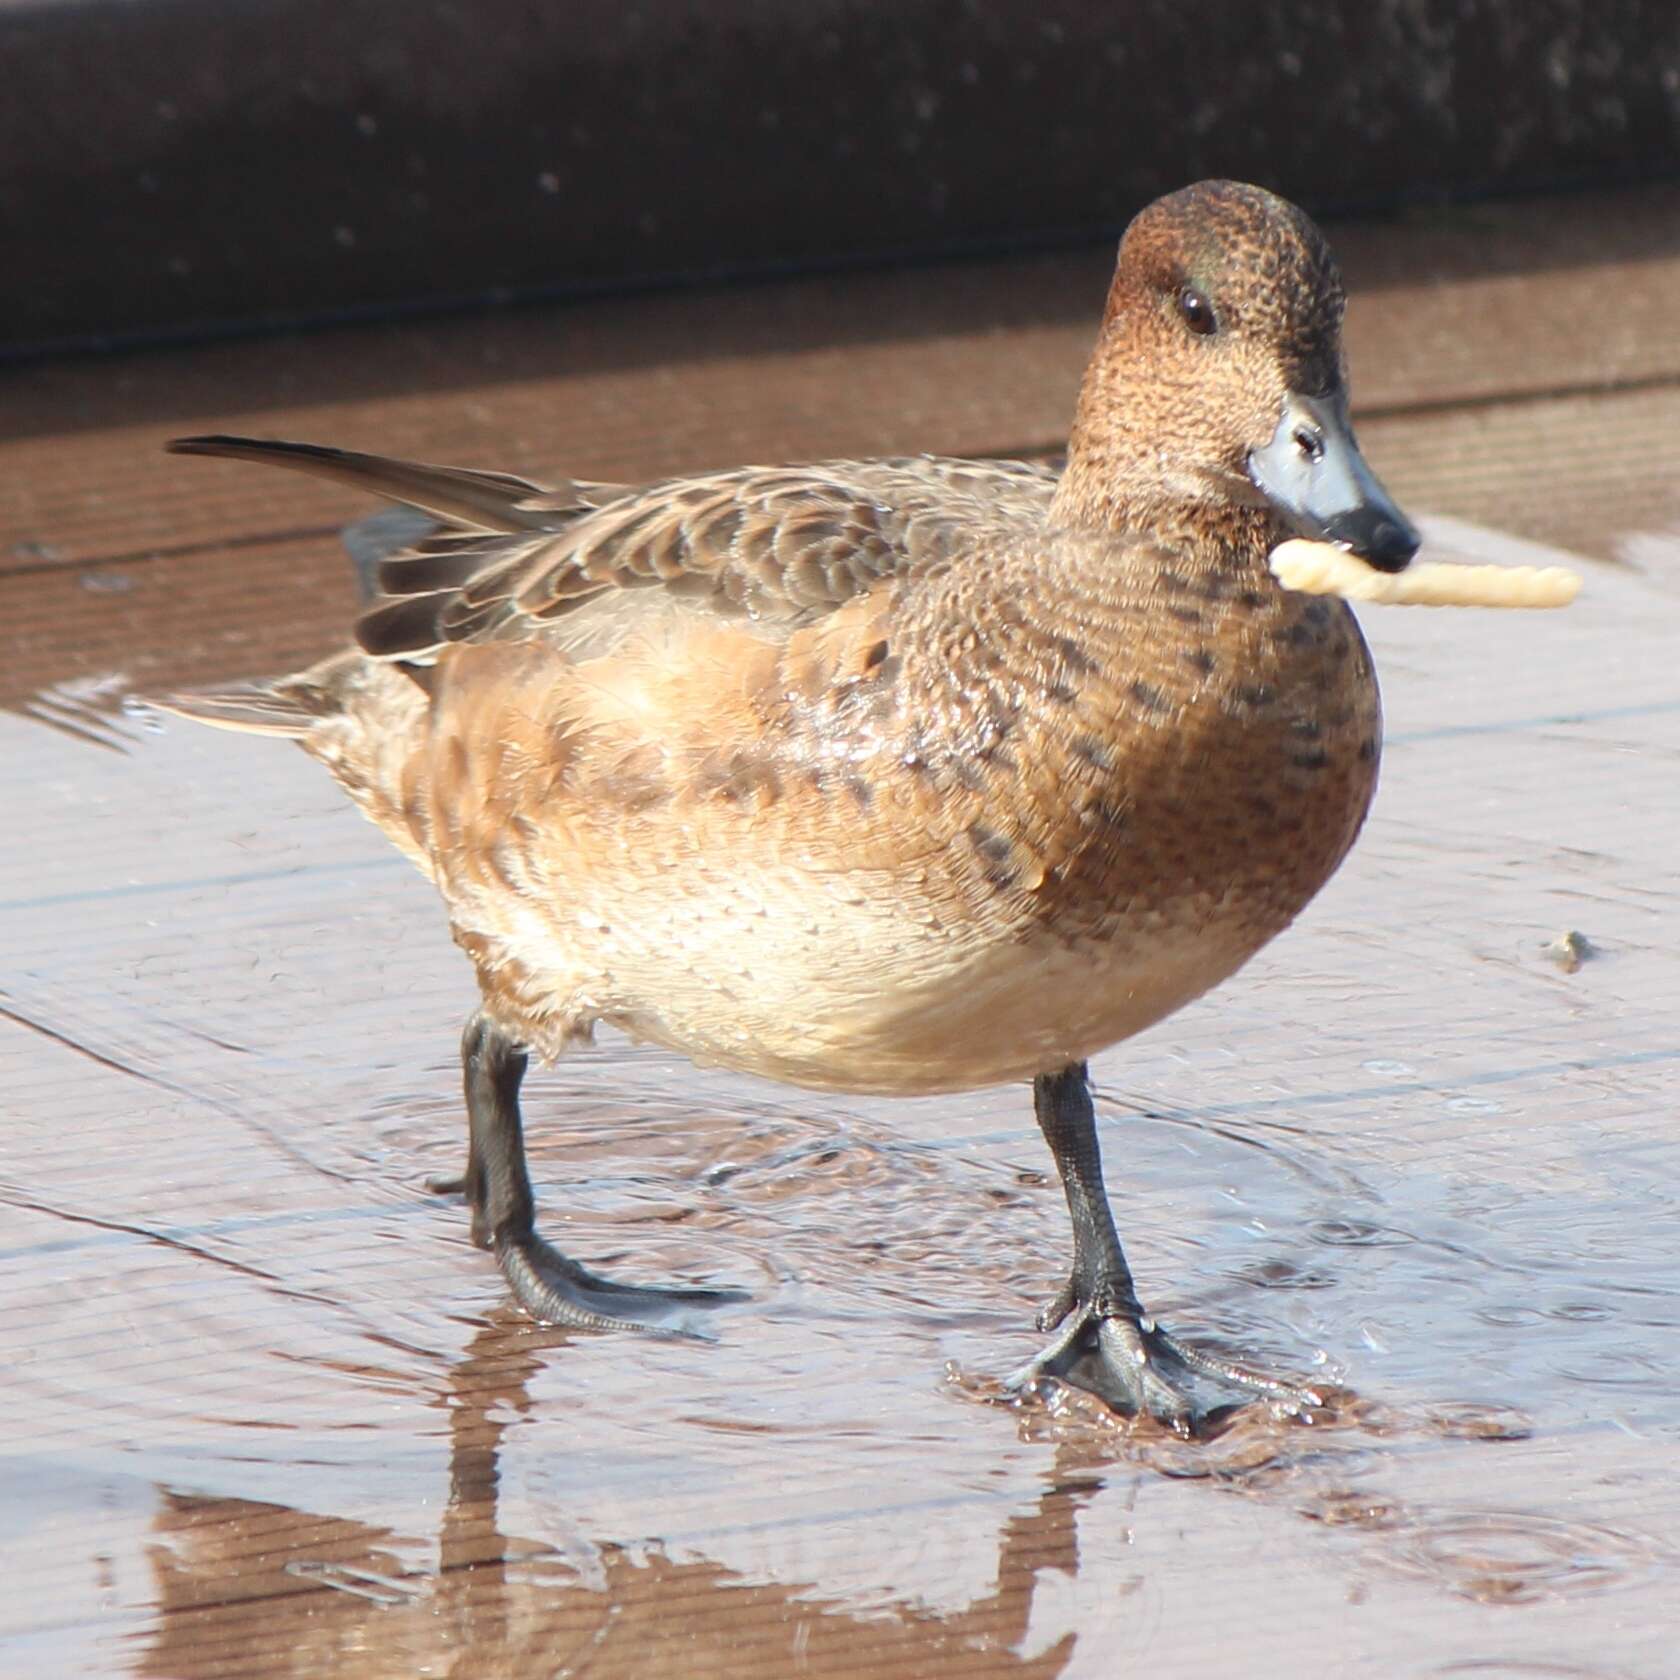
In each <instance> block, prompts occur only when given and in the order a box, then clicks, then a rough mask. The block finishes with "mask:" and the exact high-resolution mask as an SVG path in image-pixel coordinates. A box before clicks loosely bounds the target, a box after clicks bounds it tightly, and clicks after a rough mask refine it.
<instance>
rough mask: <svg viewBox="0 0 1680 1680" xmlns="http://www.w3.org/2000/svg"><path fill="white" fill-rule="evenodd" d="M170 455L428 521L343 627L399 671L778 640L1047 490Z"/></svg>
mask: <svg viewBox="0 0 1680 1680" xmlns="http://www.w3.org/2000/svg"><path fill="white" fill-rule="evenodd" d="M170 447H171V448H172V449H175V450H177V451H180V452H183V453H193V454H205V455H225V456H233V457H236V458H239V459H245V460H260V461H268V462H270V463H272V464H274V465H278V466H288V467H294V468H298V469H301V470H305V471H310V472H314V473H317V474H321V475H324V476H326V477H330V478H334V479H337V480H339V481H340V482H344V483H350V484H354V485H356V486H358V487H360V488H364V489H367V490H370V491H373V492H375V493H377V494H379V495H382V496H384V497H386V498H388V499H390V500H393V501H397V502H401V503H405V504H407V505H409V506H411V507H416V508H420V509H423V510H424V511H426V512H428V513H430V514H432V515H434V516H436V517H438V518H439V519H441V520H442V521H443V522H444V523H443V528H442V529H440V530H438V531H436V532H435V533H434V534H432V535H429V536H426V537H422V538H421V539H420V540H419V541H417V542H415V543H413V544H411V545H410V546H408V547H406V548H404V549H402V550H400V551H399V552H397V553H395V554H392V555H389V556H387V557H386V558H384V559H382V560H380V561H379V563H378V570H377V582H378V588H379V592H380V593H379V595H378V596H377V597H376V598H375V600H374V602H373V604H372V605H371V606H370V607H369V608H368V610H367V611H366V612H365V613H363V615H362V617H361V618H360V619H359V620H358V622H357V625H356V639H357V642H358V643H359V644H360V646H361V648H362V650H363V651H364V652H365V653H366V654H368V655H369V656H370V657H372V658H374V659H378V660H386V661H393V662H397V663H400V664H403V665H406V666H425V665H428V664H430V663H432V662H433V661H434V660H435V659H436V658H437V657H438V655H439V654H440V653H441V652H442V651H443V650H444V649H446V648H448V647H450V646H451V645H455V644H460V643H468V642H509V641H511V642H542V643H547V644H549V645H551V646H553V647H554V648H555V649H556V650H557V651H562V652H564V653H567V654H569V655H571V656H573V657H587V656H593V655H598V654H601V653H605V652H609V651H610V650H611V649H612V647H613V646H615V645H616V644H617V643H618V642H619V641H620V640H622V638H623V637H624V636H625V635H626V634H628V633H630V632H632V631H634V630H636V629H639V628H643V627H645V626H646V625H648V624H649V623H651V622H652V621H653V620H655V619H657V618H659V617H660V616H662V615H663V614H665V613H667V612H681V613H683V614H699V615H701V616H716V617H718V618H720V619H730V620H734V621H737V622H740V623H742V624H753V625H755V626H757V627H759V633H760V634H768V635H770V636H772V637H775V636H777V635H778V634H786V633H788V632H790V631H792V630H793V629H795V628H797V627H798V626H800V625H803V624H809V623H811V622H812V621H813V620H815V619H818V618H821V617H823V616H824V615H825V614H826V613H829V612H832V611H833V610H834V609H836V608H837V607H839V606H841V605H843V604H844V603H845V602H847V601H849V600H851V599H853V598H854V597H856V596H858V595H860V594H863V593H866V592H867V591H869V590H870V589H872V588H874V587H875V586H876V585H878V584H880V583H882V582H883V581H885V580H886V579H889V578H892V577H895V576H899V575H901V574H903V573H905V572H906V571H910V570H914V569H916V568H918V567H921V566H924V565H928V564H932V563H937V562H942V561H950V560H953V559H956V558H957V557H958V556H959V554H960V553H961V551H962V550H963V549H964V548H965V547H966V546H968V536H967V533H969V532H971V531H972V528H973V526H974V525H975V523H976V522H979V523H981V524H994V523H996V522H999V521H1002V522H1004V523H1015V522H1017V521H1022V522H1024V521H1033V520H1039V519H1042V517H1043V515H1044V512H1045V510H1046V509H1047V507H1048V505H1049V500H1050V496H1051V494H1052V492H1053V491H1054V488H1055V475H1054V474H1053V473H1052V472H1051V471H1049V470H1048V469H1047V468H1044V467H1039V466H1035V465H1031V464H1027V463H1021V462H975V461H957V460H945V459H940V458H936V457H917V458H913V459H903V460H889V461H863V462H845V461H840V462H826V463H823V464H821V465H816V466H805V467H743V468H738V469H735V470H733V471H730V472H724V473H716V474H711V475H707V476H702V477H695V478H683V479H672V480H667V481H665V482H662V483H657V484H652V485H647V486H643V487H640V488H628V487H626V486H623V485H612V484H594V483H588V482H584V481H576V482H571V483H567V484H564V485H561V486H556V487H550V488H543V487H540V486H538V485H535V484H531V483H529V482H527V481H526V480H524V479H519V478H514V477H511V476H510V475H507V474H502V473H485V472H476V471H471V470H467V469H462V468H454V467H433V466H425V465H421V464H417V463H412V462H405V461H395V460H388V459H386V458H384V457H381V456H374V455H361V454H355V453H352V452H350V451H346V450H333V449H323V448H320V447H317V446H313V445H300V444H281V443H265V442H261V441H258V440H254V439H247V438H228V437H213V438H186V439H182V440H180V441H179V442H177V443H175V444H172V445H171V446H170Z"/></svg>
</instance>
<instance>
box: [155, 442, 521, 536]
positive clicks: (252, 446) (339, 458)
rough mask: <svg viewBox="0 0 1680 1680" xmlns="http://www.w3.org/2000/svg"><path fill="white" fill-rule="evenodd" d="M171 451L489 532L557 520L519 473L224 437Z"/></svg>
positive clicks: (178, 444) (171, 446) (173, 446)
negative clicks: (283, 474) (254, 467)
mask: <svg viewBox="0 0 1680 1680" xmlns="http://www.w3.org/2000/svg"><path fill="white" fill-rule="evenodd" d="M166 447H167V448H168V450H169V452H170V453H171V454H172V455H219V456H223V457H226V458H227V459H229V460H234V461H261V462H265V463H266V464H268V465H269V466H275V467H290V468H291V469H292V470H294V471H296V472H306V473H313V474H315V475H316V476H317V477H319V478H330V479H335V480H336V481H337V482H339V483H340V484H348V485H351V486H353V487H354V488H355V489H358V490H368V491H371V492H372V493H373V494H374V495H377V496H384V497H385V498H386V499H387V500H389V501H393V502H402V503H405V504H406V505H407V506H409V507H414V508H419V509H421V510H422V511H423V512H426V513H429V514H433V515H435V516H436V517H438V518H441V519H448V520H451V521H454V522H455V523H457V524H461V525H466V526H470V527H473V528H476V529H478V530H481V531H531V530H540V529H542V528H543V526H544V525H545V523H551V522H552V521H553V518H554V515H553V512H552V510H551V509H550V508H536V507H527V506H525V505H524V504H526V503H528V502H532V501H541V500H543V499H545V498H548V497H550V496H551V495H552V492H550V491H545V490H543V489H542V488H541V487H540V486H538V485H535V484H531V483H529V482H528V481H527V480H525V479H523V478H515V477H514V476H513V475H512V474H511V473H497V472H479V471H476V470H475V469H473V468H470V467H434V466H429V465H427V464H425V463H424V462H420V461H397V460H393V459H392V458H391V457H389V456H386V455H362V454H359V453H358V452H357V451H355V450H353V449H329V448H327V447H326V446H325V445H322V444H317V443H282V442H279V441H274V440H269V439H265V438H248V437H228V436H225V435H222V434H212V435H209V436H205V437H184V438H175V439H172V440H171V442H170V443H169V444H168V445H166Z"/></svg>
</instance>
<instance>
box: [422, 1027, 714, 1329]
mask: <svg viewBox="0 0 1680 1680" xmlns="http://www.w3.org/2000/svg"><path fill="white" fill-rule="evenodd" d="M525 1065H526V1055H525V1051H524V1049H523V1047H522V1046H520V1045H519V1044H517V1043H515V1042H514V1040H513V1039H511V1038H510V1037H509V1036H508V1035H507V1034H506V1033H505V1032H503V1031H502V1029H501V1028H500V1027H498V1026H497V1025H496V1024H495V1023H494V1022H493V1021H491V1020H489V1019H488V1018H487V1017H486V1016H485V1015H483V1014H482V1013H479V1014H475V1015H474V1016H473V1017H472V1019H471V1020H469V1021H468V1022H467V1026H466V1031H465V1032H464V1033H462V1035H461V1071H462V1075H463V1079H464V1083H465V1086H466V1095H467V1136H468V1146H467V1170H466V1172H465V1173H464V1174H463V1175H462V1176H461V1177H460V1178H458V1179H450V1180H447V1181H440V1182H437V1183H434V1184H433V1185H432V1186H431V1188H432V1189H433V1190H434V1191H438V1192H440V1193H449V1192H459V1193H461V1194H463V1195H465V1196H466V1198H467V1202H468V1205H469V1206H470V1207H471V1208H472V1236H473V1241H474V1242H475V1243H477V1244H478V1246H479V1247H480V1248H488V1249H490V1250H491V1251H492V1252H493V1253H494V1254H495V1256H496V1259H497V1261H498V1262H499V1263H500V1265H501V1268H502V1271H503V1272H504V1273H505V1274H506V1276H507V1280H508V1282H509V1283H510V1284H512V1286H513V1293H514V1295H515V1296H516V1297H517V1298H518V1300H519V1303H520V1305H521V1306H523V1307H524V1308H525V1309H526V1311H528V1312H529V1313H530V1314H531V1315H532V1316H533V1317H534V1318H538V1319H541V1320H542V1321H543V1322H544V1323H545V1324H566V1325H571V1326H573V1327H574V1328H577V1329H587V1330H651V1331H654V1332H656V1333H658V1332H663V1333H666V1334H671V1333H677V1334H683V1333H692V1332H693V1325H692V1324H691V1323H690V1322H688V1320H689V1318H690V1316H691V1314H692V1312H693V1310H694V1309H695V1308H698V1307H708V1306H719V1305H722V1304H724V1303H725V1302H728V1301H740V1300H744V1299H746V1297H745V1295H744V1294H743V1292H742V1291H740V1290H736V1289H661V1288H655V1287H648V1286H644V1285H641V1284H627V1283H614V1282H613V1281H612V1279H611V1278H604V1277H601V1276H599V1275H598V1274H596V1273H594V1272H592V1271H590V1270H588V1268H587V1267H584V1266H580V1265H579V1264H578V1263H577V1261H575V1260H569V1259H568V1258H567V1257H566V1256H565V1255H564V1254H562V1253H561V1252H560V1251H559V1249H557V1248H555V1247H553V1246H552V1245H551V1244H549V1243H547V1242H545V1241H544V1240H543V1239H542V1238H541V1237H540V1236H538V1235H537V1229H536V1222H535V1209H536V1204H535V1201H534V1199H533V1197H532V1195H531V1179H530V1175H529V1174H528V1173H527V1171H526V1169H525V1136H524V1130H523V1127H522V1125H521V1123H520V1118H519V1085H520V1081H521V1080H522V1079H524V1077H525Z"/></svg>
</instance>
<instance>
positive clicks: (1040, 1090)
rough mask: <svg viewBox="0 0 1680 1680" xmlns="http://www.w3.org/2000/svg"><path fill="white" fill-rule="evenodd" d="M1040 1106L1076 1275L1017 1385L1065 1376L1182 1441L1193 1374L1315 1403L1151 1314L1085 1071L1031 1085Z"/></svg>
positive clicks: (1045, 1316) (1191, 1420)
mask: <svg viewBox="0 0 1680 1680" xmlns="http://www.w3.org/2000/svg"><path fill="white" fill-rule="evenodd" d="M1033 1108H1034V1111H1035V1112H1036V1113H1037V1115H1038V1124H1039V1127H1040V1129H1041V1130H1042V1131H1043V1133H1044V1139H1045V1142H1047V1143H1048V1144H1049V1145H1050V1153H1051V1154H1052V1155H1054V1156H1055V1157H1056V1168H1057V1171H1059V1172H1060V1173H1061V1175H1062V1187H1063V1188H1064V1189H1065V1190H1066V1192H1067V1202H1068V1212H1069V1213H1070V1214H1071V1215H1072V1216H1073V1273H1072V1275H1071V1276H1070V1277H1069V1279H1068V1281H1067V1283H1066V1284H1065V1285H1064V1286H1063V1287H1062V1290H1061V1293H1060V1294H1058V1295H1057V1296H1056V1298H1055V1300H1054V1301H1052V1302H1051V1303H1050V1305H1049V1306H1047V1307H1046V1308H1045V1309H1044V1311H1043V1312H1042V1313H1041V1314H1040V1315H1039V1328H1040V1329H1041V1330H1052V1329H1055V1328H1056V1327H1057V1326H1058V1325H1060V1326H1061V1329H1060V1330H1059V1331H1058V1332H1057V1334H1056V1336H1055V1338H1054V1339H1053V1340H1052V1341H1051V1343H1050V1344H1049V1346H1048V1347H1046V1348H1045V1349H1044V1351H1043V1352H1042V1353H1041V1354H1039V1355H1038V1356H1037V1358H1035V1359H1033V1360H1031V1361H1029V1362H1028V1363H1027V1364H1026V1365H1024V1366H1022V1368H1021V1369H1020V1370H1019V1371H1017V1372H1015V1373H1014V1375H1013V1376H1012V1377H1011V1378H1010V1379H1009V1381H1010V1385H1011V1386H1012V1387H1016V1388H1019V1387H1023V1386H1025V1385H1026V1384H1027V1383H1029V1382H1031V1381H1033V1380H1034V1379H1035V1378H1037V1377H1040V1376H1054V1377H1060V1378H1062V1379H1063V1380H1064V1381H1066V1382H1071V1383H1073V1384H1075V1385H1076V1386H1077V1387H1080V1388H1085V1389H1089V1390H1090V1391H1091V1392H1092V1393H1093V1394H1096V1395H1099V1396H1100V1397H1101V1398H1102V1399H1104V1400H1106V1401H1108V1403H1109V1404H1110V1405H1112V1406H1116V1407H1118V1408H1119V1409H1120V1410H1122V1411H1126V1412H1147V1413H1148V1414H1149V1415H1150V1416H1151V1417H1153V1418H1156V1419H1158V1420H1159V1421H1160V1422H1162V1423H1164V1424H1167V1425H1168V1426H1169V1427H1170V1428H1172V1429H1175V1430H1177V1431H1178V1432H1179V1433H1180V1434H1184V1435H1188V1434H1190V1433H1192V1432H1193V1430H1194V1428H1195V1423H1196V1407H1195V1404H1194V1401H1193V1399H1192V1397H1191V1393H1190V1391H1189V1389H1188V1388H1187V1387H1186V1386H1184V1384H1183V1379H1184V1378H1185V1377H1186V1376H1188V1375H1190V1374H1192V1373H1194V1374H1198V1375H1200V1376H1203V1377H1207V1378H1210V1379H1212V1380H1213V1381H1214V1382H1215V1383H1219V1384H1223V1385H1225V1386H1227V1387H1231V1388H1236V1389H1239V1390H1241V1391H1243V1392H1244V1393H1246V1394H1250V1395H1260V1396H1264V1397H1266V1398H1269V1399H1274V1400H1279V1401H1282V1402H1284V1403H1285V1404H1287V1405H1289V1406H1291V1407H1294V1408H1296V1409H1300V1408H1303V1407H1308V1406H1316V1405H1318V1404H1319V1397H1318V1396H1317V1395H1316V1394H1314V1393H1313V1392H1312V1391H1311V1390H1310V1389H1306V1388H1302V1387H1300V1386H1299V1385H1297V1384H1295V1383H1290V1382H1284V1381H1281V1380H1279V1379H1278V1378H1276V1377H1270V1376H1267V1375H1265V1374H1264V1373H1262V1372H1259V1371H1251V1370H1249V1369H1248V1368H1247V1367H1245V1366H1241V1365H1233V1364H1229V1363H1227V1362H1226V1361H1224V1360H1222V1359H1216V1358H1214V1357H1213V1356H1212V1355H1211V1354H1206V1353H1202V1352H1200V1351H1199V1350H1198V1349H1196V1348H1192V1347H1189V1346H1187V1345H1185V1344H1184V1343H1183V1342H1180V1341H1179V1340H1178V1339H1177V1338H1176V1337H1174V1336H1171V1335H1169V1334H1168V1333H1167V1332H1166V1331H1165V1330H1163V1329H1161V1328H1160V1326H1159V1325H1157V1324H1156V1323H1155V1322H1154V1321H1153V1320H1152V1319H1151V1318H1150V1317H1149V1316H1148V1315H1147V1314H1146V1313H1145V1312H1144V1310H1143V1308H1142V1306H1141V1305H1140V1304H1139V1301H1138V1298H1137V1289H1136V1287H1135V1286H1134V1284H1133V1282H1132V1273H1131V1268H1130V1267H1129V1266H1128V1265H1127V1264H1126V1256H1125V1254H1124V1253H1123V1252H1122V1250H1121V1247H1120V1236H1119V1233H1118V1232H1117V1231H1116V1230H1115V1228H1114V1215H1113V1214H1112V1213H1111V1212H1110V1210H1109V1205H1108V1195H1107V1193H1106V1191H1105V1190H1104V1189H1103V1176H1102V1155H1101V1152H1100V1151H1099V1149H1098V1147H1097V1123H1096V1114H1095V1112H1094V1110H1093V1109H1092V1106H1091V1086H1090V1080H1089V1077H1088V1075H1087V1072H1086V1068H1085V1064H1084V1063H1083V1062H1076V1063H1074V1064H1072V1065H1071V1066H1069V1067H1065V1068H1063V1069H1062V1070H1061V1071H1060V1072H1059V1073H1046V1074H1040V1075H1039V1077H1038V1078H1037V1079H1035V1080H1034V1081H1033Z"/></svg>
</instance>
